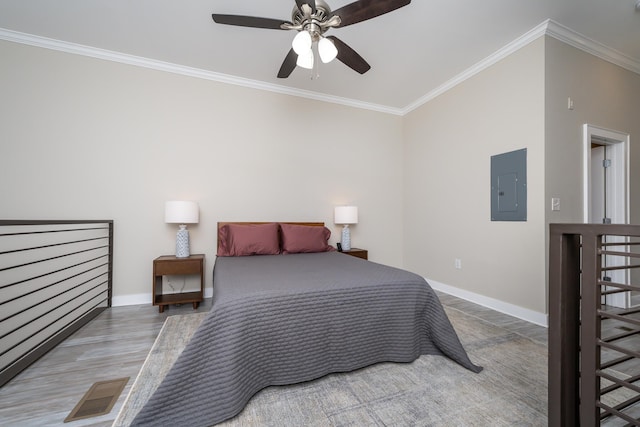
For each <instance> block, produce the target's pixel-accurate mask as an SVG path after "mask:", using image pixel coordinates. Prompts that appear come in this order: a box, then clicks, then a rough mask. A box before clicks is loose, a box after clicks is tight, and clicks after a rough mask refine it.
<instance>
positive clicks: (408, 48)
mask: <svg viewBox="0 0 640 427" xmlns="http://www.w3.org/2000/svg"><path fill="white" fill-rule="evenodd" d="M327 3H329V5H330V6H331V8H332V9H334V10H335V9H337V8H338V7H341V6H344V5H346V4H348V3H351V1H350V0H327ZM635 3H636V0H483V1H478V2H457V1H452V0H413V2H412V3H411V4H410V5H408V6H406V7H403V8H401V9H398V10H396V11H394V12H391V13H388V14H386V15H383V16H380V17H377V18H374V19H371V20H369V21H365V22H361V23H358V24H354V25H351V26H348V27H345V28H338V29H331V30H330V31H329V32H328V35H335V36H337V37H339V38H340V39H342V40H343V41H344V42H346V43H347V44H348V45H350V46H351V47H352V48H354V49H355V50H356V51H357V52H358V53H359V54H360V55H362V56H363V57H364V58H365V59H366V60H367V61H368V62H369V64H371V70H370V71H369V72H368V73H366V74H364V75H360V74H358V73H356V72H355V71H353V70H351V69H350V68H348V67H346V66H345V65H344V64H342V63H340V62H339V61H334V62H332V63H330V64H321V65H320V68H319V73H320V77H319V78H318V79H314V80H312V79H311V78H310V77H311V73H310V71H308V70H304V69H300V68H296V70H294V72H293V74H292V75H291V76H290V77H289V78H288V79H278V78H276V74H277V72H278V70H279V68H280V64H281V63H282V61H283V60H284V57H285V56H286V54H287V52H288V50H289V48H290V44H291V40H292V39H293V37H294V35H295V34H294V32H292V31H280V30H265V29H255V28H245V27H234V26H229V25H220V24H216V23H214V22H213V20H212V19H211V13H222V14H238V15H249V16H260V17H268V18H276V19H282V20H290V19H291V10H292V9H293V6H294V4H295V1H294V0H270V1H265V0H187V1H176V0H92V1H87V0H65V1H63V2H60V1H51V0H28V1H25V0H0V29H2V28H3V29H6V30H11V31H17V32H20V33H26V34H30V35H35V36H40V37H46V38H51V39H55V40H59V41H64V42H69V43H74V44H80V45H85V46H91V47H95V48H99V49H105V50H108V51H113V52H120V53H124V54H128V55H134V56H138V57H143V58H148V59H152V60H156V61H163V62H168V63H171V64H178V65H181V66H185V67H190V68H194V69H199V70H205V71H207V72H213V73H217V74H216V75H220V74H221V75H225V76H233V78H240V80H239V81H249V82H253V83H256V84H258V85H264V86H265V87H266V88H269V89H272V90H283V91H289V92H290V91H291V90H294V91H303V92H305V93H307V94H309V93H311V94H320V96H329V97H339V98H346V99H347V100H353V101H355V102H357V103H364V104H372V105H373V106H378V107H380V108H381V109H384V108H389V109H391V110H402V109H406V108H407V107H408V106H410V105H411V104H413V103H416V102H417V101H418V100H420V99H421V98H423V97H425V96H427V95H428V94H429V93H433V92H434V91H437V90H438V88H440V87H443V85H445V84H446V83H447V82H449V81H451V79H454V78H456V76H460V75H461V74H462V73H464V72H465V71H466V70H469V69H470V68H472V67H474V66H475V65H476V64H478V63H480V62H481V61H483V60H484V59H485V58H487V57H490V56H491V55H493V54H495V53H496V52H499V51H500V50H501V49H503V48H505V46H508V45H509V44H510V43H512V42H513V41H514V40H517V39H518V38H520V37H522V36H523V35H525V34H526V33H528V32H529V31H531V30H532V29H534V28H539V25H540V24H542V23H544V22H545V21H546V20H548V19H551V20H553V21H554V22H555V23H558V24H560V26H559V28H564V27H566V29H569V30H571V33H572V34H574V35H578V36H581V37H579V38H580V39H584V40H587V41H588V43H587V44H588V45H590V46H591V45H593V44H596V45H603V46H604V47H606V48H608V49H610V51H611V52H613V54H614V56H615V57H616V58H622V60H623V62H626V63H627V64H631V67H627V68H630V69H632V70H634V71H636V72H640V11H639V10H636V7H635ZM5 36H6V31H5ZM3 38H5V39H11V38H8V37H3ZM592 42H597V43H592ZM601 47H602V46H601ZM245 79H248V80H245Z"/></svg>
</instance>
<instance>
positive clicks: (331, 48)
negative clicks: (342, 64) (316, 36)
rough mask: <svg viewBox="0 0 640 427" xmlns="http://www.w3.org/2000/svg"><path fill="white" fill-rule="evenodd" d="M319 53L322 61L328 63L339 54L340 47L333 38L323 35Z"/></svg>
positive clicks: (319, 44) (319, 43)
mask: <svg viewBox="0 0 640 427" xmlns="http://www.w3.org/2000/svg"><path fill="white" fill-rule="evenodd" d="M318 53H319V54H320V59H321V60H322V62H324V63H325V64H326V63H328V62H331V61H333V60H334V59H335V58H336V56H338V49H337V48H336V45H335V44H333V42H332V41H331V40H329V39H327V38H324V37H323V38H321V39H320V41H319V42H318Z"/></svg>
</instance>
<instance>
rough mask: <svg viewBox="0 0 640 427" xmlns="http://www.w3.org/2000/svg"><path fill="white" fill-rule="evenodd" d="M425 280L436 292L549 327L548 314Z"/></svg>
mask: <svg viewBox="0 0 640 427" xmlns="http://www.w3.org/2000/svg"><path fill="white" fill-rule="evenodd" d="M425 279H426V280H427V282H429V284H430V285H431V287H432V288H433V289H435V290H437V291H440V292H444V293H445V294H449V295H453V296H455V297H458V298H462V299H463V300H466V301H470V302H472V303H475V304H478V305H481V306H483V307H487V308H490V309H492V310H495V311H499V312H500V313H504V314H508V315H509V316H513V317H517V318H518V319H522V320H526V321H527V322H530V323H534V324H536V325H539V326H544V327H545V328H548V327H549V315H548V314H545V313H540V312H537V311H533V310H529V309H528V308H523V307H520V306H517V305H514V304H509V303H508V302H504V301H500V300H497V299H495V298H489V297H486V296H484V295H480V294H476V293H474V292H469V291H465V290H464V289H460V288H455V287H453V286H449V285H445V284H444V283H440V282H438V281H435V280H431V279H427V278H425Z"/></svg>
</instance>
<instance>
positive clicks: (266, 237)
mask: <svg viewBox="0 0 640 427" xmlns="http://www.w3.org/2000/svg"><path fill="white" fill-rule="evenodd" d="M279 228H280V226H279V225H278V223H275V222H271V223H268V224H227V225H224V226H222V227H220V230H218V240H219V242H220V244H219V245H218V256H246V255H279V254H280V240H279V238H278V230H279Z"/></svg>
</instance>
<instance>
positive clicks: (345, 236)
mask: <svg viewBox="0 0 640 427" xmlns="http://www.w3.org/2000/svg"><path fill="white" fill-rule="evenodd" d="M340 244H341V245H342V250H343V251H350V250H351V231H350V230H349V225H348V224H345V225H344V227H343V228H342V241H341V242H340Z"/></svg>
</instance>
